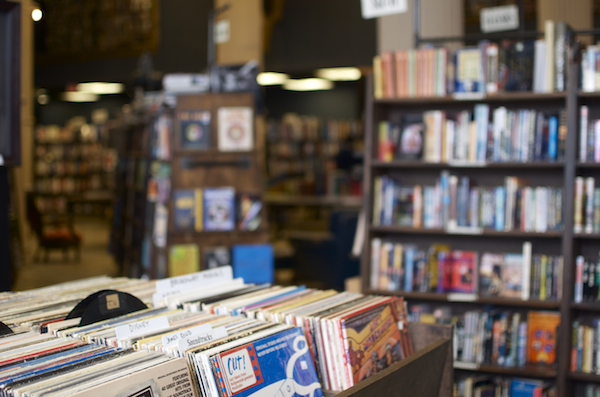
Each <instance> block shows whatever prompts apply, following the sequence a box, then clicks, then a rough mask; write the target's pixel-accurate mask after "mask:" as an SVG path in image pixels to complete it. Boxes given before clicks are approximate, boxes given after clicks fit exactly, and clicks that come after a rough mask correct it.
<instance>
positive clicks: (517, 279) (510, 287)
mask: <svg viewBox="0 0 600 397" xmlns="http://www.w3.org/2000/svg"><path fill="white" fill-rule="evenodd" d="M523 277H524V275H523V255H522V254H509V253H507V254H504V262H503V264H502V291H501V293H500V296H503V297H505V298H513V299H520V298H521V297H522V294H523V292H522V291H523Z"/></svg>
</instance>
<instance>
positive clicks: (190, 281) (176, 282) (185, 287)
mask: <svg viewBox="0 0 600 397" xmlns="http://www.w3.org/2000/svg"><path fill="white" fill-rule="evenodd" d="M231 280H233V270H232V268H231V266H221V267H218V268H216V269H210V270H203V271H201V272H198V273H193V274H186V275H184V276H178V277H171V278H166V279H162V280H158V281H157V282H156V292H155V293H154V294H153V295H152V300H153V302H154V306H160V304H161V301H162V300H163V299H164V298H166V297H168V296H172V295H177V294H180V293H183V292H187V291H191V290H194V289H200V288H205V287H210V286H212V285H217V284H223V283H226V282H228V281H231Z"/></svg>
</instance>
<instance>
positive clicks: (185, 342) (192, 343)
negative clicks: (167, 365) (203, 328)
mask: <svg viewBox="0 0 600 397" xmlns="http://www.w3.org/2000/svg"><path fill="white" fill-rule="evenodd" d="M227 335H228V334H227V330H226V329H225V327H218V328H215V329H213V330H212V331H209V332H206V333H203V334H196V335H192V336H188V337H187V338H184V339H179V341H178V342H177V347H178V348H179V353H180V354H181V356H182V357H183V356H184V355H185V351H186V350H188V349H191V348H192V347H196V346H200V345H202V344H204V343H208V342H211V341H213V340H217V339H221V338H225V337H227Z"/></svg>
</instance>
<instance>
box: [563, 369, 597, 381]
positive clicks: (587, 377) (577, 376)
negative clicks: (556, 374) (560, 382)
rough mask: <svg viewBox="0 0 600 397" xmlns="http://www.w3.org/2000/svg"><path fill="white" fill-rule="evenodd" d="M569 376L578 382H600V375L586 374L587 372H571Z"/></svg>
mask: <svg viewBox="0 0 600 397" xmlns="http://www.w3.org/2000/svg"><path fill="white" fill-rule="evenodd" d="M567 377H568V378H569V379H570V380H574V381H578V382H590V383H600V375H596V374H586V373H585V372H569V373H568V374H567Z"/></svg>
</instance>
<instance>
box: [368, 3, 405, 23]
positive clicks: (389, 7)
mask: <svg viewBox="0 0 600 397" xmlns="http://www.w3.org/2000/svg"><path fill="white" fill-rule="evenodd" d="M361 3H362V16H363V18H364V19H371V18H377V17H382V16H384V15H392V14H400V13H403V12H406V11H408V4H407V2H406V0H361Z"/></svg>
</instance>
